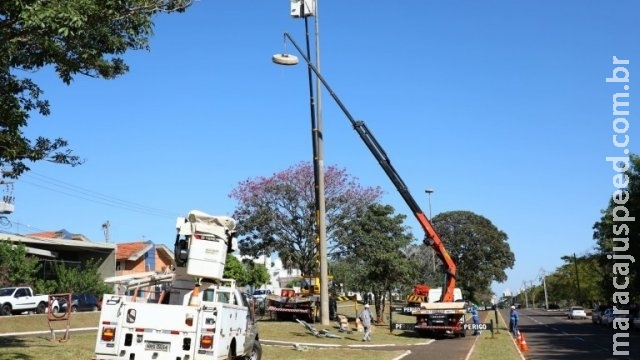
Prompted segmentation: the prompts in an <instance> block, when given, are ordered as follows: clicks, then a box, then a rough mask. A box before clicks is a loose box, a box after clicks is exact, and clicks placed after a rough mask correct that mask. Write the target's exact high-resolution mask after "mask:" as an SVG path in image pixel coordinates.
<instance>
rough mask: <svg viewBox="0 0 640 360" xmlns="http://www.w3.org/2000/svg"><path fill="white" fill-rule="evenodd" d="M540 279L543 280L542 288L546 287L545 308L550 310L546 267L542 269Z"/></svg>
mask: <svg viewBox="0 0 640 360" xmlns="http://www.w3.org/2000/svg"><path fill="white" fill-rule="evenodd" d="M540 280H542V288H543V289H544V308H545V309H547V310H549V299H548V298H547V274H546V273H545V271H544V269H540Z"/></svg>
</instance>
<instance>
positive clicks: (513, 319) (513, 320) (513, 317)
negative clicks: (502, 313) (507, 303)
mask: <svg viewBox="0 0 640 360" xmlns="http://www.w3.org/2000/svg"><path fill="white" fill-rule="evenodd" d="M519 320H520V314H518V312H517V311H516V307H515V306H513V305H511V311H510V312H509V331H510V332H511V333H512V334H513V336H514V337H518V321H519Z"/></svg>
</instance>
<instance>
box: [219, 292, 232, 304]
mask: <svg viewBox="0 0 640 360" xmlns="http://www.w3.org/2000/svg"><path fill="white" fill-rule="evenodd" d="M230 295H231V294H229V293H228V292H222V291H218V302H221V303H227V304H228V303H229V300H230V299H231V296H230Z"/></svg>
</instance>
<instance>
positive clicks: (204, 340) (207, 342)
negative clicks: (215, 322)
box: [200, 335, 213, 349]
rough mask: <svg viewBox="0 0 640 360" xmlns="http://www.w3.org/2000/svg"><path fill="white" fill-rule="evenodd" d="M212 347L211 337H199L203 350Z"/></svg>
mask: <svg viewBox="0 0 640 360" xmlns="http://www.w3.org/2000/svg"><path fill="white" fill-rule="evenodd" d="M212 346H213V335H202V336H201V337H200V347H201V348H203V349H211V347H212Z"/></svg>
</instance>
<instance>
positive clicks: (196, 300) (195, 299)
mask: <svg viewBox="0 0 640 360" xmlns="http://www.w3.org/2000/svg"><path fill="white" fill-rule="evenodd" d="M189 306H200V285H196V286H195V287H194V288H193V292H192V293H191V298H190V299H189Z"/></svg>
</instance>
